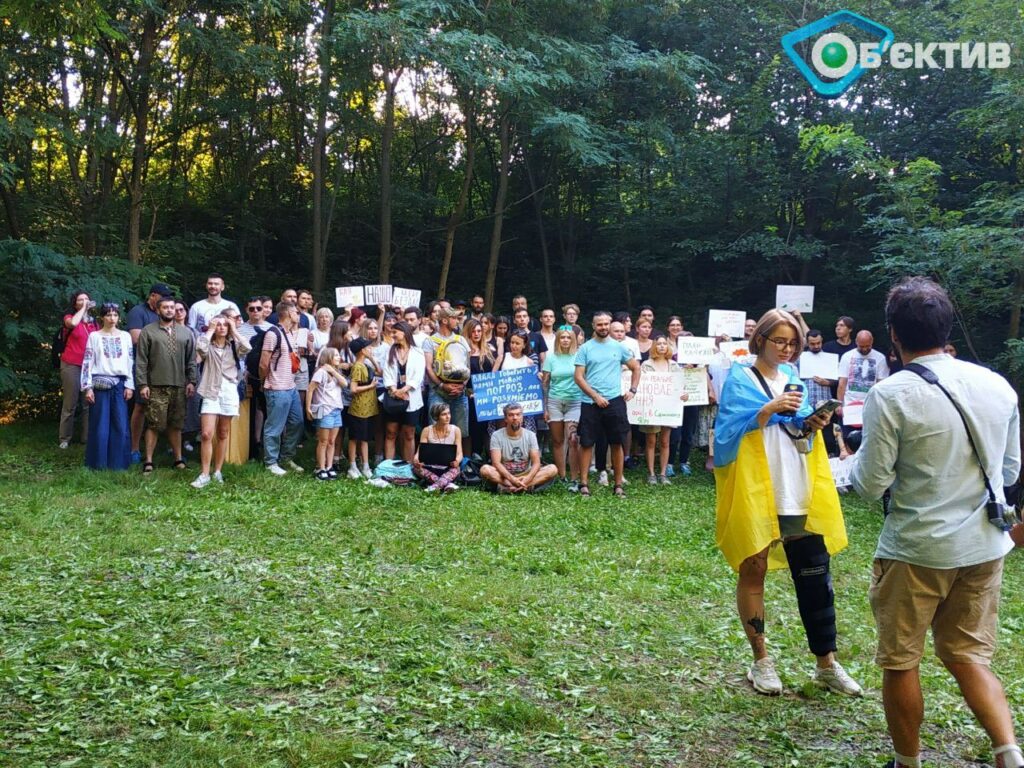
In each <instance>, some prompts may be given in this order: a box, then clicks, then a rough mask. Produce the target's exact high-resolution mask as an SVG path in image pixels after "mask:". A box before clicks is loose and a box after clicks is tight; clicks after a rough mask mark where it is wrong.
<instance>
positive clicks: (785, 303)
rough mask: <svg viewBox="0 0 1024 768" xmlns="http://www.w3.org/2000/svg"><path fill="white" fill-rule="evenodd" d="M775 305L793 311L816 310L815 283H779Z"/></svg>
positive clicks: (776, 289) (776, 288)
mask: <svg viewBox="0 0 1024 768" xmlns="http://www.w3.org/2000/svg"><path fill="white" fill-rule="evenodd" d="M775 306H776V307H777V308H778V309H785V310H787V311H789V312H792V311H793V310H794V309H795V310H796V311H797V312H800V313H803V312H813V311H814V286H813V285H777V286H775Z"/></svg>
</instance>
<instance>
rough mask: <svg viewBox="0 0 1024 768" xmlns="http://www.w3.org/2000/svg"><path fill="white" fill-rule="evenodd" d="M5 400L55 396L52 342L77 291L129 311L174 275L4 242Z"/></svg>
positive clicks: (0, 357) (0, 330)
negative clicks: (159, 283)
mask: <svg viewBox="0 0 1024 768" xmlns="http://www.w3.org/2000/svg"><path fill="white" fill-rule="evenodd" d="M0 274H2V275H4V279H3V280H2V281H0V400H4V401H6V402H7V404H8V405H10V404H11V403H12V401H15V400H17V399H19V398H22V397H26V396H37V395H40V394H42V393H44V392H49V391H52V390H53V389H54V388H55V386H56V384H55V381H56V374H55V372H54V371H53V369H52V368H51V366H50V351H49V349H50V341H51V339H52V338H53V336H54V334H55V333H56V332H57V330H58V329H59V328H60V323H61V318H62V317H63V316H64V313H65V312H66V311H67V310H68V307H69V306H70V300H71V293H72V292H73V291H79V290H81V291H86V292H88V294H89V295H90V296H91V297H92V299H93V300H94V301H95V302H96V303H97V304H101V303H103V302H106V301H115V302H117V303H118V304H120V305H121V306H122V307H125V310H124V311H123V312H122V319H123V318H124V315H125V314H127V307H130V306H132V305H134V304H135V303H137V302H138V301H140V300H142V299H144V298H145V297H146V296H147V295H148V292H149V287H150V286H151V285H152V284H153V283H154V282H155V281H157V280H163V281H167V282H172V281H173V279H174V276H175V274H176V273H175V272H174V271H173V270H169V269H165V270H161V271H159V272H158V271H156V270H154V269H151V268H146V267H138V266H135V265H132V264H129V263H128V262H126V261H124V260H123V259H86V258H83V257H80V256H78V257H76V256H65V255H64V254H61V253H57V252H56V251H53V250H51V249H49V248H47V247H45V246H42V245H37V244H35V243H29V242H24V241H18V240H4V241H0Z"/></svg>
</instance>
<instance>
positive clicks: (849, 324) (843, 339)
mask: <svg viewBox="0 0 1024 768" xmlns="http://www.w3.org/2000/svg"><path fill="white" fill-rule="evenodd" d="M853 328H854V323H853V318H852V317H850V316H849V315H841V316H840V317H839V319H838V320H836V338H835V340H834V341H827V342H825V345H824V346H823V347H822V348H821V351H822V352H831V353H832V354H833V355H839V357H842V356H843V355H845V354H846V353H847V352H849V351H850V350H851V349H853V348H855V347H856V346H857V345H856V343H854V341H853ZM838 394H839V381H838V380H836V381H834V382H832V397H836V396H837V395H838Z"/></svg>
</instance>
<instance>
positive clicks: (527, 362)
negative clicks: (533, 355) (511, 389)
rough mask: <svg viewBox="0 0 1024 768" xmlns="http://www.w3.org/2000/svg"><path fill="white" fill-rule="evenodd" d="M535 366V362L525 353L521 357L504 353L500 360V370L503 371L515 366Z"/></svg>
mask: <svg viewBox="0 0 1024 768" xmlns="http://www.w3.org/2000/svg"><path fill="white" fill-rule="evenodd" d="M531 367H533V368H536V367H537V363H535V362H534V361H533V360H531V359H530V358H529V357H527V356H526V355H523V356H521V357H518V358H516V357H512V355H505V357H504V358H503V359H502V361H501V370H503V371H514V370H515V369H516V368H531Z"/></svg>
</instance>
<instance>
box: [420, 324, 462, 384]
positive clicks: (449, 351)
mask: <svg viewBox="0 0 1024 768" xmlns="http://www.w3.org/2000/svg"><path fill="white" fill-rule="evenodd" d="M430 340H431V341H432V342H434V345H435V347H434V361H433V365H432V368H433V371H434V375H435V376H437V378H439V379H440V380H441V381H443V382H445V383H447V384H464V383H465V382H467V381H469V350H468V348H467V346H466V345H465V344H464V343H462V337H461V336H459V335H458V334H457V333H456V334H453V335H451V336H448V337H441V336H431V337H430Z"/></svg>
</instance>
